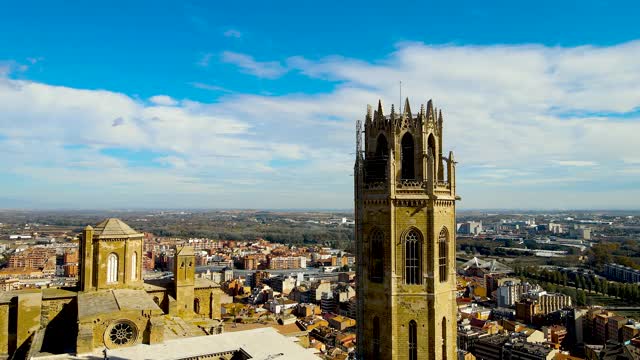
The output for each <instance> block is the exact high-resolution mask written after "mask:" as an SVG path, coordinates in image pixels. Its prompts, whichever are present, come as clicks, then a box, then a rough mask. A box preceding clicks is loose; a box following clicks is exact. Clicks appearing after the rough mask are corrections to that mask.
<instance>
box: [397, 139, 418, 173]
mask: <svg viewBox="0 0 640 360" xmlns="http://www.w3.org/2000/svg"><path fill="white" fill-rule="evenodd" d="M401 145H402V152H401V153H400V156H401V161H402V163H401V174H400V175H401V179H402V180H415V178H416V173H415V169H414V161H413V158H414V155H415V147H414V145H413V136H412V135H411V134H410V133H406V134H404V136H403V137H402V142H401Z"/></svg>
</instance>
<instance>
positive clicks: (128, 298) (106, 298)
mask: <svg viewBox="0 0 640 360" xmlns="http://www.w3.org/2000/svg"><path fill="white" fill-rule="evenodd" d="M129 310H136V311H142V310H157V311H159V312H162V310H161V309H160V308H159V307H158V305H157V304H156V303H155V302H153V300H151V298H150V297H149V296H148V295H147V293H146V291H144V290H130V289H117V290H103V291H96V292H88V293H79V294H78V318H85V317H91V316H95V315H98V314H103V313H111V312H116V311H129Z"/></svg>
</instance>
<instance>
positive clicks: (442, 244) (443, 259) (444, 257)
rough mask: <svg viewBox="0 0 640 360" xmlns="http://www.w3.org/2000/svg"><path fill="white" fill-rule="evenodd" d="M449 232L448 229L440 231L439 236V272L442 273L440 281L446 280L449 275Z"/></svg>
mask: <svg viewBox="0 0 640 360" xmlns="http://www.w3.org/2000/svg"><path fill="white" fill-rule="evenodd" d="M448 253H449V234H448V233H447V229H442V231H440V236H438V270H439V271H438V273H439V275H440V282H445V281H447V280H448V277H449V274H448V272H449V260H448V259H449V257H448V255H449V254H448Z"/></svg>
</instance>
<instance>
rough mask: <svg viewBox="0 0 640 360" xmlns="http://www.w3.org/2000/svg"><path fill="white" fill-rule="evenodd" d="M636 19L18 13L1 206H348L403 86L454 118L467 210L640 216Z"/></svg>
mask: <svg viewBox="0 0 640 360" xmlns="http://www.w3.org/2000/svg"><path fill="white" fill-rule="evenodd" d="M638 16H640V7H639V6H638V5H637V4H635V3H634V2H631V1H629V2H615V3H609V4H606V3H604V2H596V1H563V2H557V1H538V2H530V3H528V4H524V2H513V1H499V2H487V3H483V4H482V6H478V3H477V2H472V1H457V2H433V3H430V2H424V1H422V2H418V1H415V2H404V3H397V2H396V3H394V2H373V1H367V2H359V1H354V2H344V1H342V2H331V1H325V2H322V6H320V7H319V6H318V3H317V2H300V1H297V2H277V3H273V2H211V1H202V2H197V1H192V2H168V1H154V2H144V1H140V2H124V1H123V2H118V1H115V2H109V3H104V4H101V5H96V4H94V3H91V4H89V3H87V2H79V1H78V2H71V1H69V2H64V4H61V3H53V2H48V1H41V2H32V1H25V2H12V3H7V4H5V5H4V6H3V11H2V12H0V44H2V46H0V114H2V115H1V116H0V146H1V147H2V148H3V149H4V151H2V152H0V162H2V163H3V164H5V166H3V167H2V168H0V208H3V207H43V208H44V207H46V208H56V207H64V208H78V207H81V208H86V207H91V208H140V207H181V208H182V207H197V208H231V207H233V208H351V207H352V202H353V200H352V199H353V195H352V188H353V185H352V181H353V178H352V177H351V176H350V174H351V171H352V164H353V147H354V146H353V138H354V131H353V129H354V122H355V120H356V119H359V118H362V117H363V116H364V112H365V109H366V104H368V103H369V104H373V103H375V102H377V100H378V98H381V99H382V101H383V103H384V104H385V109H386V110H387V111H388V110H389V108H390V105H391V103H397V102H398V86H397V84H398V81H399V80H402V81H403V84H404V85H403V89H404V90H403V93H404V94H405V95H407V96H409V99H410V101H411V103H412V106H413V108H415V109H417V108H419V104H420V103H425V102H426V100H428V99H429V98H433V99H434V102H435V104H436V106H438V107H439V108H441V109H442V110H443V113H444V115H445V140H444V142H445V147H446V148H447V149H453V150H454V151H456V158H457V160H458V161H459V162H460V164H459V167H458V189H459V192H460V194H461V195H462V197H463V201H462V202H461V203H460V206H461V208H536V209H540V208H553V209H556V208H625V209H626V208H638V206H637V204H638V200H640V185H639V184H638V183H639V182H638V181H637V179H638V176H640V146H638V141H637V139H636V135H635V134H637V133H638V132H639V131H640V62H638V61H637V60H636V59H638V58H640V42H638V39H640V27H638V26H637V18H638ZM88 199H90V201H88ZM3 203H4V204H3Z"/></svg>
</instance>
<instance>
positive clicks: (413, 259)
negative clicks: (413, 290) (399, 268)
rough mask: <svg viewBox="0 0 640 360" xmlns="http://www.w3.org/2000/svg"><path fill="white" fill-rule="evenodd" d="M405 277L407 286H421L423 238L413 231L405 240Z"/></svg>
mask: <svg viewBox="0 0 640 360" xmlns="http://www.w3.org/2000/svg"><path fill="white" fill-rule="evenodd" d="M404 243H405V252H404V267H405V270H404V277H405V283H406V284H421V283H422V277H421V276H420V274H421V263H422V262H421V260H422V237H421V236H420V234H419V233H418V231H417V230H415V229H411V230H410V231H409V232H408V233H407V234H406V235H405V238H404Z"/></svg>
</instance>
